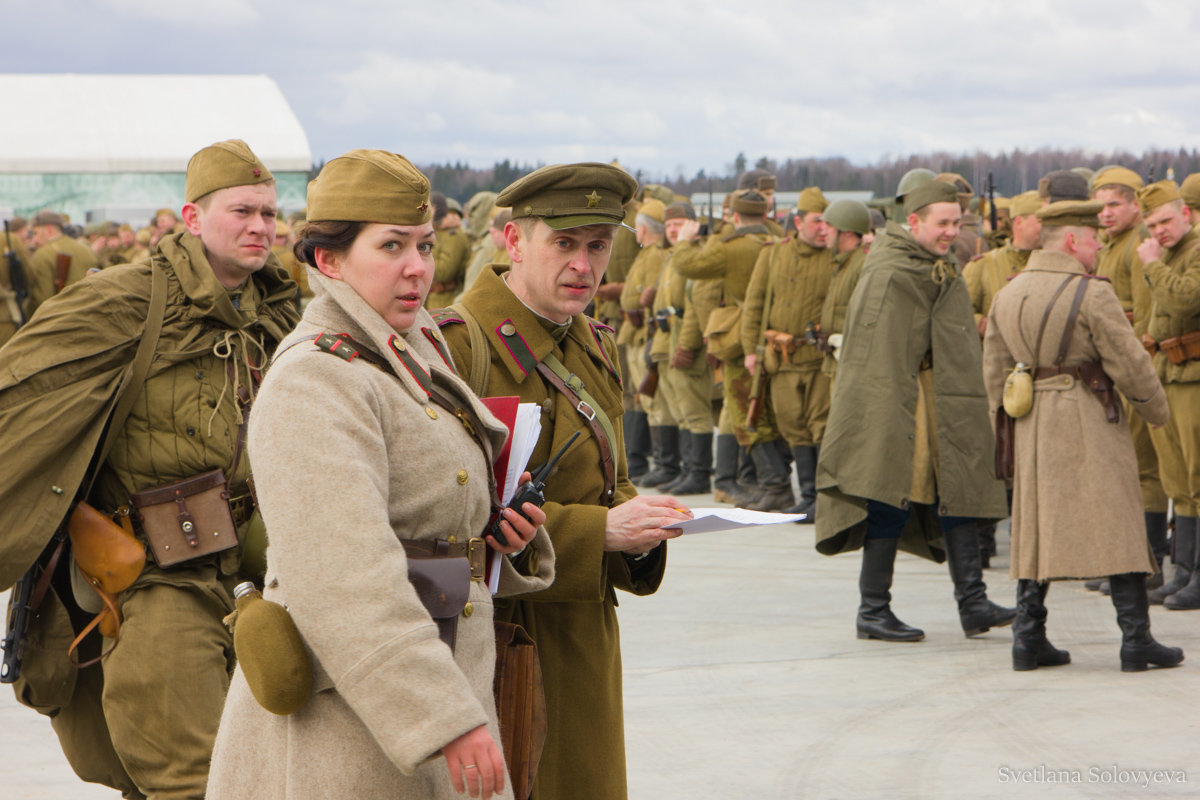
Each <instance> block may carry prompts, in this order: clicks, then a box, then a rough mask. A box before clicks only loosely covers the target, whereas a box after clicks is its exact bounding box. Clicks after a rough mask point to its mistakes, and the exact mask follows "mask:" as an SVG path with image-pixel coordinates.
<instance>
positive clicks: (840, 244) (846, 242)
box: [830, 227, 863, 253]
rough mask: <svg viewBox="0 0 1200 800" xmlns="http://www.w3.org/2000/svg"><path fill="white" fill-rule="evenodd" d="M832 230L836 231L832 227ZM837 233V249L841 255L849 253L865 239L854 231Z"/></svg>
mask: <svg viewBox="0 0 1200 800" xmlns="http://www.w3.org/2000/svg"><path fill="white" fill-rule="evenodd" d="M830 230H831V231H834V228H832V227H831V228H830ZM835 232H836V233H837V239H836V240H835V242H836V244H835V249H836V250H837V251H838V252H839V253H849V252H850V251H851V250H853V249H854V248H856V247H858V245H859V244H860V243H861V242H862V239H863V237H862V235H861V234H859V233H855V232H854V231H835Z"/></svg>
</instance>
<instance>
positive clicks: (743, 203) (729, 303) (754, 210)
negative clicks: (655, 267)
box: [671, 189, 793, 507]
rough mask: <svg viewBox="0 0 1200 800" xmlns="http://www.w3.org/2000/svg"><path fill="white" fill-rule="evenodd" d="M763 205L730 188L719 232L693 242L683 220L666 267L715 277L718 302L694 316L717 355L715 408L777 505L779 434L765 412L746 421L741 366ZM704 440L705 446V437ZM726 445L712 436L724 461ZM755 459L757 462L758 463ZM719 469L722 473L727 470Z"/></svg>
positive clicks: (784, 477) (780, 493)
mask: <svg viewBox="0 0 1200 800" xmlns="http://www.w3.org/2000/svg"><path fill="white" fill-rule="evenodd" d="M768 208H769V205H768V202H767V198H766V197H764V196H763V195H761V194H759V193H758V191H757V190H754V189H747V190H744V191H739V192H736V193H734V195H733V196H732V199H731V200H730V209H731V210H732V214H733V216H732V222H731V224H730V225H729V226H728V228H727V229H726V230H725V232H724V233H722V234H720V235H715V236H710V237H709V239H708V241H707V242H706V243H704V244H703V245H701V244H700V242H699V237H700V225H699V224H698V223H697V222H695V221H693V220H689V221H687V222H685V223H683V225H682V226H681V227H680V229H679V242H678V243H677V244H676V252H675V256H674V257H673V258H672V259H671V268H672V269H674V270H675V272H676V273H678V274H679V275H681V276H682V277H683V278H685V279H686V280H691V281H700V280H719V281H721V297H720V300H719V305H718V306H717V307H716V308H714V309H712V310H705V311H704V312H701V313H700V314H699V315H698V321H700V322H701V323H703V325H704V327H703V328H702V330H703V331H704V335H705V336H706V337H707V340H708V342H707V347H708V352H710V353H712V354H713V355H714V356H716V357H718V358H719V359H720V360H721V372H722V375H723V380H722V388H721V391H722V396H723V399H724V402H723V404H722V409H721V413H722V416H725V417H726V418H727V419H726V422H727V423H728V424H729V425H730V427H731V428H732V430H733V436H734V437H735V439H734V441H735V442H736V444H737V445H738V446H740V447H742V448H748V449H749V452H750V453H751V454H755V453H759V455H757V456H755V459H756V462H755V465H756V467H757V470H758V473H757V474H758V480H759V483H760V486H761V487H763V488H768V487H769V489H768V491H769V492H770V493H772V495H773V499H772V505H773V506H774V507H781V506H782V505H783V503H784V502H785V500H786V502H787V505H791V503H792V501H793V497H792V487H791V483H790V481H789V476H788V474H787V467H786V466H785V465H784V462H783V459H782V457H781V456H780V454H779V451H778V450H777V449H776V447H777V446H776V443H775V440H776V439H778V438H779V434H778V433H776V431H775V428H774V426H773V425H772V424H771V420H770V416H769V414H767V413H766V412H765V411H764V413H763V414H762V415H761V416H760V418H759V420H758V423H757V425H756V427H755V428H754V429H750V428H748V427H747V425H746V414H747V412H748V410H749V406H750V388H751V386H750V385H751V382H752V378H751V373H752V372H753V370H752V369H747V368H746V366H745V353H746V351H745V349H744V348H745V335H744V330H745V327H744V326H745V303H746V288H747V286H749V284H750V276H751V275H752V274H753V272H754V265H755V263H756V262H757V261H758V259H759V256H760V254H761V253H762V250H763V246H764V245H766V244H767V243H768V242H771V241H773V237H772V236H771V234H770V231H768V230H767V227H766V225H764V215H765V214H766V213H767V210H768ZM697 302H698V303H699V302H701V301H700V300H697ZM703 313H707V319H701V318H699V317H700V316H703ZM721 435H722V436H728V434H721ZM709 444H710V446H711V442H710V443H709ZM731 444H732V442H730V440H729V439H727V438H726V439H721V438H718V442H717V458H718V460H723V461H724V462H725V463H726V464H728V463H729V456H730V453H731V450H730V446H731ZM768 451H769V453H768ZM759 460H762V462H763V463H762V465H761V466H759V465H758V461H759ZM725 474H726V475H727V474H728V470H727V469H726V471H725ZM785 488H786V498H785V497H784V489H785ZM722 492H724V493H725V494H726V495H729V496H731V497H732V498H733V499H735V500H737V501H740V502H743V503H753V502H757V501H755V500H754V499H753V498H751V497H750V496H749V495H746V494H740V493H738V492H737V491H736V487H734V486H729V485H726V486H724V487H722Z"/></svg>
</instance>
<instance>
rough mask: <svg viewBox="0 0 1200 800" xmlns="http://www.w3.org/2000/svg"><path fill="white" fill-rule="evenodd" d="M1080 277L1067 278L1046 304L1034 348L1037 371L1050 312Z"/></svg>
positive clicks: (1070, 276)
mask: <svg viewBox="0 0 1200 800" xmlns="http://www.w3.org/2000/svg"><path fill="white" fill-rule="evenodd" d="M1079 277H1082V276H1080V275H1069V276H1067V279H1066V280H1065V281H1063V282H1062V283H1061V284H1059V287H1058V289H1057V290H1056V291H1055V292H1054V296H1053V297H1051V298H1050V302H1049V303H1047V304H1046V312H1045V313H1044V314H1042V324H1041V325H1039V326H1038V335H1037V344H1035V345H1034V348H1033V362H1034V363H1033V364H1032V365H1031V366H1032V367H1033V368H1035V369H1036V368H1037V366H1038V364H1037V360H1038V354H1039V353H1041V352H1042V334H1044V333H1045V332H1046V323H1047V322H1049V321H1050V312H1051V311H1053V310H1054V306H1055V304H1056V303H1057V302H1058V298H1059V295H1061V294H1062V293H1063V290H1064V289H1066V288H1067V284H1069V283H1070V282H1071V281H1073V280H1075V279H1076V278H1079Z"/></svg>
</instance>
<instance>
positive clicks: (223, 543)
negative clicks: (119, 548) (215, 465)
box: [130, 469, 238, 567]
mask: <svg viewBox="0 0 1200 800" xmlns="http://www.w3.org/2000/svg"><path fill="white" fill-rule="evenodd" d="M130 499H131V501H132V503H133V507H134V508H136V509H137V511H138V518H139V519H140V520H141V523H142V530H143V531H144V532H145V534H146V540H147V541H148V542H150V552H151V553H152V554H153V555H154V561H155V562H156V563H157V564H158V565H159V566H160V567H170V566H173V565H175V564H179V563H181V562H184V561H190V560H191V559H193V558H199V557H200V556H206V555H210V554H212V553H220V552H222V551H224V550H229V549H230V548H232V547H237V544H238V538H237V526H236V525H234V523H233V514H232V512H231V511H230V510H229V490H228V488H227V487H226V485H225V473H224V472H222V471H221V470H220V469H214V470H210V471H208V472H203V473H201V474H199V475H194V476H192V477H191V478H185V479H184V480H181V481H177V482H175V483H169V484H167V485H166V486H159V487H157V488H154V489H147V490H145V491H144V492H138V493H137V494H135V495H133V497H132V498H130Z"/></svg>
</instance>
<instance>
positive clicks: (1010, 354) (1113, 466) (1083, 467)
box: [983, 250, 1169, 581]
mask: <svg viewBox="0 0 1200 800" xmlns="http://www.w3.org/2000/svg"><path fill="white" fill-rule="evenodd" d="M1083 272H1084V269H1083V265H1082V264H1080V263H1079V262H1078V261H1076V260H1075V259H1073V258H1071V257H1070V256H1068V255H1066V254H1063V253H1057V252H1048V251H1045V250H1039V251H1036V252H1035V253H1034V254H1033V256H1032V257H1031V258H1030V259H1029V265H1028V266H1027V267H1026V268H1025V270H1024V271H1023V272H1022V273H1021V274H1020V275H1018V276H1017V277H1016V278H1013V280H1012V281H1011V282H1010V283H1009V285H1008V287H1007V288H1005V290H1004V291H1003V292H1001V293H1000V294H999V295H998V296H997V297H996V302H995V303H994V304H993V306H992V310H991V314H990V315H989V322H988V326H987V332H986V334H985V336H984V343H983V360H984V379H985V383H986V384H987V390H988V399H989V403H990V405H991V407H992V408H993V409H996V408H998V407H999V405H1000V399H1001V396H1002V394H1003V391H1004V379H1005V377H1006V376H1007V374H1008V372H1009V371H1010V370H1011V369H1012V368H1013V366H1015V365H1016V363H1017V362H1018V361H1020V362H1023V363H1025V364H1029V365H1032V366H1035V367H1036V366H1046V365H1050V364H1053V363H1054V362H1055V358H1056V356H1057V354H1058V351H1059V346H1060V343H1061V342H1062V340H1063V337H1064V336H1065V335H1066V325H1067V317H1068V313H1069V309H1070V307H1071V303H1072V301H1073V298H1074V295H1075V293H1076V291H1077V290H1078V286H1079V283H1080V282H1081V281H1085V280H1086V281H1087V285H1086V287H1085V288H1084V290H1083V291H1084V295H1083V301H1082V305H1081V306H1080V307H1079V316H1078V320H1077V321H1076V323H1075V327H1074V331H1073V332H1072V334H1071V340H1070V346H1069V348H1068V350H1067V353H1066V357H1065V358H1064V359H1063V361H1062V365H1063V366H1068V367H1069V366H1074V365H1076V364H1079V363H1082V362H1091V361H1099V362H1101V363H1102V364H1103V366H1104V371H1105V372H1106V373H1108V375H1109V377H1111V378H1112V379H1113V382H1114V383H1115V384H1116V386H1117V389H1119V390H1120V391H1121V394H1123V395H1124V396H1125V397H1126V399H1128V401H1129V404H1130V405H1132V406H1133V408H1134V409H1135V410H1136V411H1137V412H1138V413H1139V414H1141V415H1143V416H1144V417H1145V418H1146V421H1147V422H1149V423H1151V424H1154V425H1162V424H1163V423H1165V422H1166V421H1167V418H1168V416H1169V414H1168V412H1167V398H1166V394H1165V393H1164V392H1163V388H1162V386H1161V385H1160V384H1159V382H1158V379H1157V378H1156V377H1155V375H1154V368H1153V367H1152V366H1151V364H1150V357H1149V356H1148V355H1147V354H1146V351H1145V350H1144V349H1143V348H1142V345H1141V342H1139V341H1138V339H1137V337H1136V336H1134V333H1133V329H1132V328H1130V326H1129V322H1128V321H1127V320H1126V319H1125V314H1124V312H1123V310H1122V308H1121V301H1120V300H1119V299H1118V298H1117V295H1116V294H1115V293H1114V292H1113V290H1112V287H1111V286H1110V285H1109V284H1108V283H1107V282H1106V281H1103V280H1088V279H1086V278H1083V277H1080V276H1081V275H1082V273H1083ZM1073 276H1074V277H1073ZM1068 280H1070V281H1071V282H1070V283H1068V284H1067V285H1066V288H1065V289H1064V290H1063V292H1062V294H1061V295H1059V296H1058V298H1057V302H1055V303H1054V306H1053V311H1051V312H1050V316H1049V317H1048V318H1046V322H1045V332H1044V333H1043V335H1042V337H1041V349H1040V351H1039V352H1037V353H1035V352H1033V348H1034V347H1035V346H1036V342H1037V341H1038V331H1039V328H1041V327H1042V320H1043V318H1044V317H1045V312H1046V309H1047V307H1049V306H1050V304H1051V303H1052V302H1054V298H1055V293H1056V292H1058V290H1059V288H1060V287H1062V286H1063V284H1064V282H1065V281H1068ZM1033 395H1034V402H1033V410H1032V411H1031V412H1030V413H1029V414H1027V415H1026V416H1024V417H1021V418H1019V419H1017V420H1016V425H1015V430H1016V446H1015V448H1014V452H1015V456H1016V476H1015V479H1014V481H1013V508H1012V561H1011V566H1010V567H1009V576H1010V577H1012V578H1014V579H1017V578H1025V579H1029V580H1036V581H1046V580H1052V579H1056V578H1096V577H1100V576H1105V575H1117V574H1122V573H1126V572H1146V573H1153V572H1155V570H1156V567H1155V562H1154V557H1153V555H1152V554H1151V552H1150V547H1149V544H1148V542H1147V540H1146V536H1145V533H1144V531H1145V522H1144V520H1143V519H1142V502H1141V491H1140V489H1139V487H1138V472H1137V459H1136V458H1135V457H1134V453H1133V440H1132V439H1131V438H1130V436H1129V427H1128V423H1127V420H1126V417H1125V413H1124V411H1122V413H1121V417H1120V420H1119V422H1117V423H1116V424H1113V423H1110V422H1109V421H1108V420H1107V419H1106V417H1105V412H1104V407H1103V405H1102V404H1101V403H1100V402H1099V400H1098V399H1097V398H1096V397H1095V395H1093V394H1092V392H1091V390H1090V389H1089V388H1088V387H1087V386H1086V385H1085V384H1084V383H1083V382H1081V381H1080V380H1078V379H1077V378H1075V377H1073V376H1071V375H1055V376H1053V377H1048V378H1042V379H1041V380H1037V381H1035V382H1034V393H1033Z"/></svg>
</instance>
